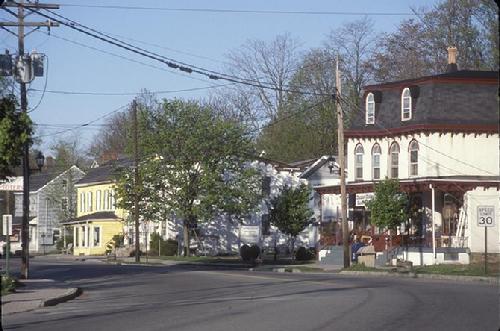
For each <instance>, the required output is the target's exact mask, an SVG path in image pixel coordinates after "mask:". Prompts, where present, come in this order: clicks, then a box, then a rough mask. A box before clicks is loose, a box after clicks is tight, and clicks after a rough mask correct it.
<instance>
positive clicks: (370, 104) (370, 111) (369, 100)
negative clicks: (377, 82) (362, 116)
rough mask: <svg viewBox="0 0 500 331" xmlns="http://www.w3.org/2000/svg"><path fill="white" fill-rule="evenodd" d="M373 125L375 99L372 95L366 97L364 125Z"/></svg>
mask: <svg viewBox="0 0 500 331" xmlns="http://www.w3.org/2000/svg"><path fill="white" fill-rule="evenodd" d="M374 123H375V97H374V96H373V93H368V95H367V96H366V124H374Z"/></svg>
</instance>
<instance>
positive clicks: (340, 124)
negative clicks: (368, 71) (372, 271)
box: [335, 56, 351, 268]
mask: <svg viewBox="0 0 500 331" xmlns="http://www.w3.org/2000/svg"><path fill="white" fill-rule="evenodd" d="M335 85H336V93H335V101H336V104H337V134H338V151H339V161H340V164H339V166H340V209H341V210H342V243H343V246H344V268H348V267H349V265H350V262H351V256H350V254H349V226H348V224H347V192H346V185H345V163H346V162H345V152H344V114H343V113H342V105H341V103H340V101H341V100H340V99H341V96H342V86H341V80H340V71H339V57H338V56H337V61H336V65H335Z"/></svg>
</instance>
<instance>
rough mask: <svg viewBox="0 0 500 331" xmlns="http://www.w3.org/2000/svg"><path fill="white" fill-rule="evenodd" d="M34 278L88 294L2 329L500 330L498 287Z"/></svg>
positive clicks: (187, 271)
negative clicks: (68, 285)
mask: <svg viewBox="0 0 500 331" xmlns="http://www.w3.org/2000/svg"><path fill="white" fill-rule="evenodd" d="M31 275H32V277H33V278H53V279H56V280H60V281H66V282H68V283H69V284H70V285H71V286H79V287H82V288H83V289H84V292H83V294H82V295H81V296H80V297H79V298H77V299H75V300H72V301H69V302H66V303H63V304H59V305H57V306H54V307H46V308H40V309H38V310H35V311H31V312H26V313H21V314H14V315H8V316H5V317H4V318H3V321H2V322H3V328H4V330H23V331H24V330H26V331H29V330H37V331H41V330H50V331H55V330H69V331H79V330H86V331H88V330H92V331H98V330H120V331H125V330H238V331H244V330H252V331H255V330H287V331H293V330H300V331H304V330H419V331H420V330H498V327H499V292H498V288H497V287H496V286H492V285H484V284H478V283H457V282H447V281H434V280H433V281H431V280H421V279H399V278H368V277H362V278H354V277H352V276H341V275H339V274H307V273H302V274H295V273H294V274H290V273H271V272H252V271H247V270H234V269H217V268H213V267H212V268H208V267H188V266H161V267H149V266H134V265H124V266H118V265H108V264H104V263H102V262H98V261H88V260H87V261H85V262H81V261H67V262H64V261H63V262H61V261H55V260H51V259H50V258H45V259H40V258H37V259H34V260H32V263H31Z"/></svg>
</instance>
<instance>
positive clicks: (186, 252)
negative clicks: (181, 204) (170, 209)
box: [183, 219, 190, 256]
mask: <svg viewBox="0 0 500 331" xmlns="http://www.w3.org/2000/svg"><path fill="white" fill-rule="evenodd" d="M183 230H184V236H183V239H184V240H183V241H184V256H189V241H190V240H189V239H190V238H189V221H188V220H187V219H186V220H184V226H183Z"/></svg>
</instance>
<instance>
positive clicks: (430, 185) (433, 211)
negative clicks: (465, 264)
mask: <svg viewBox="0 0 500 331" xmlns="http://www.w3.org/2000/svg"><path fill="white" fill-rule="evenodd" d="M429 188H430V189H431V194H432V197H431V201H432V202H431V204H432V264H436V225H435V222H434V220H435V209H436V199H435V189H434V186H432V184H429Z"/></svg>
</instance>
